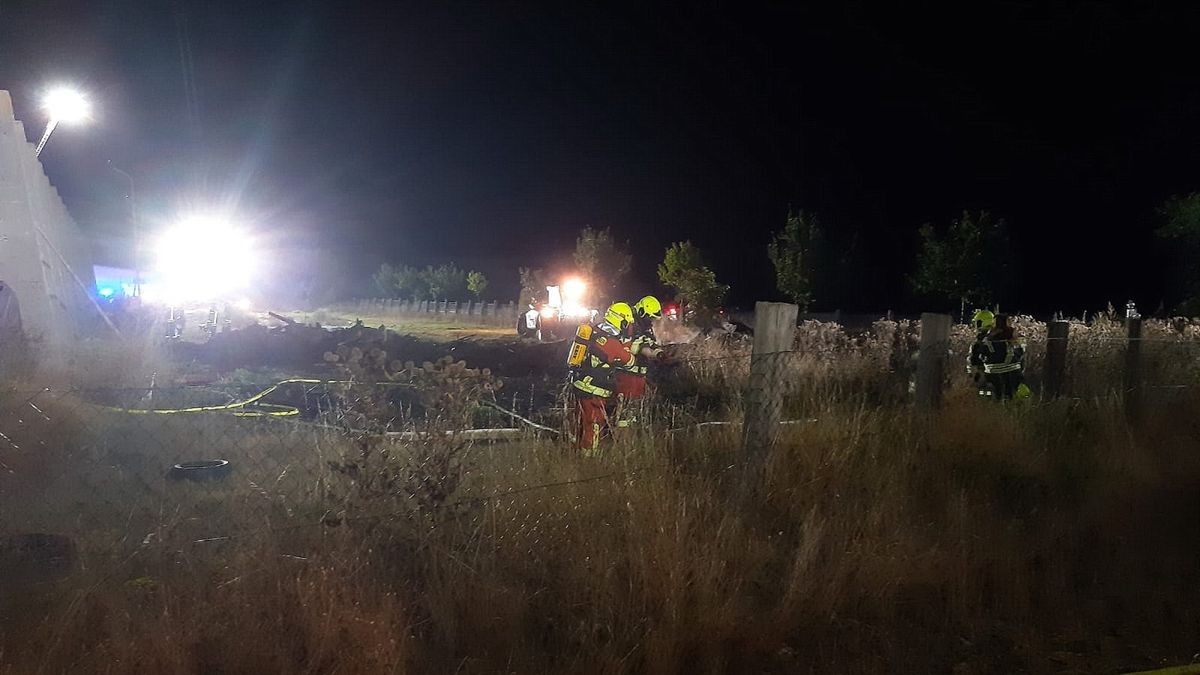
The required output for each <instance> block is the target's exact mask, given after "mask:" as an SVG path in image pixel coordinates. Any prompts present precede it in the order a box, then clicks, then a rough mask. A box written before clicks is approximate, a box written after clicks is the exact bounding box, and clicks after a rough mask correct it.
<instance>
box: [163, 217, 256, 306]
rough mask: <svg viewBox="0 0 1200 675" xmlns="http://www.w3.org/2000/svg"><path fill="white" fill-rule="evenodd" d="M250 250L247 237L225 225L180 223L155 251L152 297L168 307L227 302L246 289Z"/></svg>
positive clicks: (196, 220)
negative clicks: (155, 293)
mask: <svg viewBox="0 0 1200 675" xmlns="http://www.w3.org/2000/svg"><path fill="white" fill-rule="evenodd" d="M253 248H254V247H253V242H252V241H251V239H250V237H249V235H247V234H246V233H245V232H243V231H242V230H240V229H238V228H237V227H235V226H233V225H231V224H230V223H229V222H228V221H225V220H223V219H221V218H214V217H207V216H192V217H189V218H186V219H185V220H183V221H182V222H180V224H179V225H178V226H176V227H175V228H173V229H171V230H168V231H167V232H165V233H164V234H163V235H162V236H161V237H160V238H159V240H158V242H157V245H156V246H155V254H156V260H155V273H156V278H157V280H158V284H159V285H160V286H161V288H160V290H159V293H158V295H159V296H160V297H161V299H162V300H165V301H166V302H168V303H171V304H180V303H185V302H198V301H204V302H211V301H217V300H232V299H234V298H233V297H232V296H234V295H235V294H237V295H239V296H240V295H241V294H242V293H240V292H244V291H245V290H246V289H247V288H248V287H249V285H250V281H251V277H252V275H253V273H254V269H255V267H256V263H257V260H256V258H255V255H254V250H253Z"/></svg>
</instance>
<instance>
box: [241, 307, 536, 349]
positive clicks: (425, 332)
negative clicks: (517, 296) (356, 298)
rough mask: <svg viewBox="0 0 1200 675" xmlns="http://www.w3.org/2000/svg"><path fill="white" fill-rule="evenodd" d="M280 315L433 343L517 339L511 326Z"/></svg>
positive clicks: (332, 313)
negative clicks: (384, 330)
mask: <svg viewBox="0 0 1200 675" xmlns="http://www.w3.org/2000/svg"><path fill="white" fill-rule="evenodd" d="M282 314H283V315H284V316H287V317H288V318H291V319H294V320H296V321H299V322H301V323H320V324H322V325H326V326H348V325H350V324H352V323H354V321H355V320H356V319H361V320H362V322H363V323H364V324H366V325H368V326H372V327H376V326H384V327H386V328H388V329H390V330H393V331H396V332H397V333H400V334H402V335H411V336H413V337H417V338H421V339H423V340H431V341H435V342H449V341H452V340H458V339H461V338H471V339H478V340H512V341H517V340H518V337H517V332H516V329H515V328H514V327H513V326H496V325H486V324H472V323H470V322H462V323H459V322H451V321H440V320H436V319H433V318H429V319H426V318H417V317H401V318H397V317H394V316H390V317H384V316H373V315H370V314H361V313H356V312H346V311H341V310H336V309H321V310H317V311H314V312H302V311H292V312H283V313H282ZM260 320H261V321H264V322H269V321H273V320H271V319H269V318H268V317H267V316H266V315H265V314H264V315H263V316H262V317H261V318H260Z"/></svg>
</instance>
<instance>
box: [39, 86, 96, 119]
mask: <svg viewBox="0 0 1200 675" xmlns="http://www.w3.org/2000/svg"><path fill="white" fill-rule="evenodd" d="M42 107H43V108H45V110H46V113H47V114H48V115H50V119H51V120H53V121H55V122H66V123H67V124H73V123H75V122H82V121H84V120H86V119H88V118H89V117H90V116H91V114H92V105H91V104H90V103H88V100H87V97H85V96H84V95H83V94H82V93H80V92H79V91H76V90H74V89H67V88H65V87H62V88H58V89H52V90H50V92H49V93H47V94H46V98H45V99H43V100H42Z"/></svg>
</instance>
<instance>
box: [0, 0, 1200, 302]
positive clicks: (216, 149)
mask: <svg viewBox="0 0 1200 675" xmlns="http://www.w3.org/2000/svg"><path fill="white" fill-rule="evenodd" d="M677 4H678V5H684V4H690V5H691V7H690V8H689V7H681V6H675V5H677ZM1051 4H1052V3H1041V2H1034V3H1003V4H988V3H958V5H957V6H956V7H955V8H951V9H948V8H946V7H934V6H932V5H930V6H926V5H925V4H923V3H887V4H885V5H881V7H878V8H877V7H873V6H869V5H864V4H860V3H842V2H836V3H835V2H831V3H821V4H802V3H797V6H792V5H790V4H789V5H782V4H781V5H778V6H765V7H762V8H757V9H754V8H750V5H748V4H746V3H736V4H735V3H730V4H728V5H725V4H717V3H707V2H705V3H673V4H672V5H671V6H667V5H662V6H659V7H649V6H646V5H645V4H629V5H617V4H613V3H607V2H602V3H582V2H568V3H554V4H548V5H545V6H541V5H534V4H528V3H502V2H480V3H445V2H436V3H419V4H418V3H403V2H380V3H376V4H372V3H355V2H337V3H334V2H326V3H311V2H310V3H303V2H270V1H257V2H245V1H243V2H224V1H218V0H206V1H203V2H201V1H191V2H156V1H154V0H150V1H146V2H132V1H125V2H121V1H116V2H66V1H56V0H38V1H35V0H16V1H15V2H14V0H0V88H3V89H9V90H11V91H12V93H13V97H14V99H15V106H16V108H17V114H18V117H20V118H22V119H23V120H25V121H26V123H27V125H28V127H29V128H28V129H27V133H28V134H29V136H30V138H31V139H32V140H36V137H37V135H38V134H39V133H40V130H41V126H42V124H44V118H43V116H42V114H41V112H40V111H39V110H38V109H37V105H36V103H37V99H38V95H39V93H40V92H41V91H42V90H43V89H44V88H45V87H46V86H47V85H48V84H52V83H56V82H73V83H78V84H79V85H80V86H82V87H83V88H85V89H86V90H87V91H88V92H89V93H90V95H91V97H92V99H93V100H94V101H95V104H96V106H97V120H96V121H95V123H94V124H93V125H91V126H90V127H88V128H78V129H75V128H72V129H67V128H62V129H60V130H59V131H58V132H56V134H55V137H54V138H53V139H52V140H51V142H50V144H49V146H48V148H47V150H46V152H45V153H44V154H43V161H44V164H45V166H46V170H47V172H48V173H49V174H50V176H51V178H52V180H53V181H54V182H55V183H56V184H57V185H58V186H59V188H60V191H61V193H62V195H63V197H64V200H65V201H66V203H67V206H68V208H69V209H70V210H71V212H72V213H73V214H74V215H75V217H76V219H77V220H78V221H79V222H80V224H81V225H82V226H83V227H84V228H85V229H86V230H87V231H89V232H91V233H94V234H95V236H96V237H97V239H98V240H99V241H100V242H101V245H100V247H99V249H98V250H99V251H100V256H101V257H105V258H107V259H109V260H111V261H112V262H122V261H121V260H118V259H116V258H119V257H120V255H121V253H120V252H121V250H122V249H123V248H126V246H125V243H124V242H125V240H123V239H122V237H126V236H128V232H129V228H128V221H127V213H128V203H127V202H126V201H125V193H126V191H127V187H126V183H125V182H124V180H123V179H122V178H120V177H119V176H117V175H116V174H115V173H114V172H112V171H111V170H110V169H109V168H108V167H107V165H106V161H107V160H110V159H111V160H112V161H113V163H114V164H116V165H117V166H119V167H121V168H123V169H125V170H126V171H128V172H130V173H132V174H133V175H134V176H135V178H136V180H137V192H138V201H139V207H140V208H141V210H142V212H143V215H144V218H145V220H146V222H147V223H148V226H149V227H153V226H154V225H155V224H156V223H157V224H161V223H165V222H167V220H168V219H169V217H170V215H171V214H173V213H177V212H179V211H180V210H181V209H187V208H194V207H197V206H199V205H203V204H227V205H232V206H233V207H235V208H236V209H237V211H238V213H239V214H241V215H242V216H243V217H244V218H245V219H246V221H247V222H250V223H252V224H253V225H254V226H255V228H256V229H257V230H258V231H259V232H261V233H263V237H264V239H265V240H267V241H268V242H269V245H270V247H271V248H272V250H273V252H274V258H275V259H276V260H277V261H278V263H279V264H278V265H277V266H276V270H275V274H274V279H275V281H276V283H277V284H278V285H280V286H282V287H289V288H291V287H299V286H302V285H304V284H306V283H307V284H309V285H310V286H311V285H312V284H313V283H314V281H313V280H318V281H316V282H315V283H317V284H318V285H321V286H330V287H331V288H334V289H335V290H340V291H341V292H345V293H354V292H355V291H356V290H357V289H355V288H353V286H352V283H351V282H352V281H361V280H364V279H366V278H367V277H368V276H369V274H370V272H371V271H372V270H373V269H374V268H375V267H376V266H377V265H378V264H379V263H380V262H382V261H384V260H391V261H395V262H404V263H410V264H420V265H424V264H426V263H430V262H442V261H447V260H453V261H456V262H458V263H459V264H460V265H462V266H464V267H475V268H480V269H483V270H484V271H486V272H488V273H489V275H491V276H492V277H493V279H494V281H493V285H494V286H498V287H499V288H500V290H504V291H505V292H509V293H513V294H515V285H516V271H515V270H516V267H517V266H518V265H530V266H542V267H548V268H556V267H565V266H566V265H567V264H568V263H569V260H570V250H571V247H572V243H573V239H574V236H575V234H576V232H577V231H578V230H579V228H580V227H582V226H584V225H594V226H600V227H604V226H608V227H611V228H612V229H613V231H614V232H615V233H616V234H617V235H618V236H619V237H621V238H627V239H629V240H631V241H632V242H633V244H634V253H635V260H636V262H635V272H636V275H637V276H638V278H639V279H638V280H640V281H642V282H644V283H642V284H635V285H633V286H632V287H631V291H635V290H640V289H641V288H643V287H645V288H650V287H652V286H653V282H654V281H655V277H654V273H653V269H654V265H655V264H656V263H657V262H658V261H659V260H661V257H662V251H663V248H664V247H665V245H666V244H668V243H669V242H671V241H674V240H680V239H689V238H690V239H691V240H693V241H694V242H695V243H696V244H697V245H698V246H700V247H701V248H702V249H704V250H705V251H706V252H707V253H708V254H709V256H710V258H711V263H712V267H713V268H714V269H715V270H716V272H717V274H718V276H719V277H720V278H721V279H722V280H724V281H726V282H728V283H730V284H732V285H733V287H734V292H733V298H732V299H733V300H734V301H735V302H740V303H746V302H748V301H752V300H754V299H766V298H771V297H773V279H772V275H771V271H770V265H769V262H768V261H767V259H766V255H765V246H766V242H767V240H768V238H769V233H770V231H771V230H772V229H778V228H779V227H781V226H782V224H783V221H784V218H785V216H786V213H787V211H788V209H789V207H791V208H803V209H806V210H811V211H813V212H815V213H817V214H818V216H819V217H820V218H821V219H822V220H823V221H824V222H825V223H826V226H827V229H828V230H829V232H830V237H831V239H833V240H834V241H835V242H837V243H838V244H839V245H840V246H844V247H850V246H852V245H853V246H854V247H855V251H856V259H857V260H858V261H859V262H858V264H859V265H860V266H861V268H862V271H861V274H859V275H856V276H855V278H856V280H857V281H856V282H855V283H854V284H851V285H849V286H846V287H843V288H837V289H826V292H825V293H820V292H818V298H819V300H818V305H817V308H818V309H833V308H835V307H840V308H843V309H847V310H883V309H887V308H897V309H908V310H912V309H920V308H921V307H920V305H919V304H918V303H916V302H915V301H914V300H913V298H911V296H910V294H909V293H908V291H907V290H906V285H905V283H904V275H905V274H907V273H908V272H909V271H910V270H911V267H912V262H913V254H914V252H915V249H916V231H917V228H918V227H919V226H920V225H921V224H922V223H925V222H931V221H932V222H934V223H938V224H944V223H946V222H948V221H949V220H950V219H951V218H954V217H956V216H957V215H958V214H959V213H961V211H962V210H963V209H971V210H977V209H986V210H989V211H991V212H992V213H993V214H995V215H998V216H1001V217H1004V218H1005V219H1006V220H1007V221H1008V223H1009V225H1010V228H1011V231H1012V234H1013V238H1014V241H1015V245H1016V249H1017V252H1018V258H1019V260H1018V262H1019V264H1020V268H1021V270H1022V271H1021V273H1020V280H1019V282H1018V284H1017V288H1016V292H1015V293H1014V297H1012V298H1009V299H1008V300H1009V304H1010V306H1020V307H1021V308H1024V309H1027V310H1031V311H1036V312H1044V311H1047V310H1053V309H1059V308H1062V309H1066V310H1069V311H1074V312H1078V311H1080V310H1082V309H1096V308H1100V307H1102V306H1103V304H1104V302H1105V301H1108V300H1111V301H1113V302H1114V303H1119V302H1123V301H1124V299H1125V298H1126V296H1132V297H1135V298H1136V299H1137V300H1138V301H1139V303H1140V304H1141V305H1142V306H1143V307H1148V308H1150V309H1152V308H1153V307H1154V306H1156V305H1157V304H1158V302H1159V301H1160V300H1161V299H1163V298H1164V296H1165V297H1166V299H1167V300H1168V302H1170V301H1171V300H1172V299H1176V298H1173V296H1172V295H1171V294H1170V289H1169V288H1167V286H1166V284H1165V282H1164V281H1163V278H1164V275H1163V274H1162V272H1161V270H1160V266H1161V260H1162V257H1163V256H1162V253H1163V252H1162V251H1161V250H1159V248H1158V247H1157V246H1156V244H1155V241H1154V237H1153V234H1152V230H1153V228H1154V227H1155V207H1156V206H1157V205H1158V204H1159V203H1161V202H1162V200H1163V199H1165V198H1166V197H1168V196H1170V195H1172V194H1181V193H1187V192H1190V191H1193V190H1197V189H1200V144H1198V142H1200V69H1198V68H1197V67H1196V64H1197V61H1196V57H1195V54H1194V45H1195V42H1196V36H1197V35H1198V34H1200V7H1197V6H1196V4H1195V3H1192V7H1193V9H1190V10H1189V9H1181V8H1175V7H1170V8H1168V7H1166V6H1165V3H1164V6H1162V7H1157V8H1156V7H1153V6H1152V5H1154V4H1156V3H1103V2H1086V3H1078V4H1073V3H1053V6H1052V7H1049V6H1044V5H1051ZM339 280H342V281H339ZM364 287H365V284H364Z"/></svg>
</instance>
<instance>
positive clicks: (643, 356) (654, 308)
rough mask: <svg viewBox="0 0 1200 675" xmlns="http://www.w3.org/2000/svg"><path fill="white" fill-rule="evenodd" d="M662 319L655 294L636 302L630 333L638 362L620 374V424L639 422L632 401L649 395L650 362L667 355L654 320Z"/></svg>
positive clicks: (618, 406) (630, 345)
mask: <svg viewBox="0 0 1200 675" xmlns="http://www.w3.org/2000/svg"><path fill="white" fill-rule="evenodd" d="M661 318H662V303H660V302H659V301H658V298H656V297H654V296H653V295H647V296H646V297H644V298H642V299H641V300H638V301H637V303H635V304H634V305H633V322H632V323H631V324H630V325H629V328H628V330H627V332H626V335H627V337H628V339H629V351H630V352H631V353H632V354H633V356H634V364H633V366H632V367H631V368H629V369H626V370H621V371H619V372H618V373H617V408H618V414H617V426H621V427H628V426H631V425H632V424H633V423H634V422H636V419H635V417H634V416H633V415H632V410H631V406H630V403H631V402H633V401H636V400H638V399H640V398H642V397H643V396H645V395H646V375H647V373H648V371H649V363H650V361H651V360H653V359H657V358H661V357H662V355H663V350H662V347H660V346H659V344H658V340H657V338H655V336H654V321H656V320H658V319H661Z"/></svg>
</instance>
